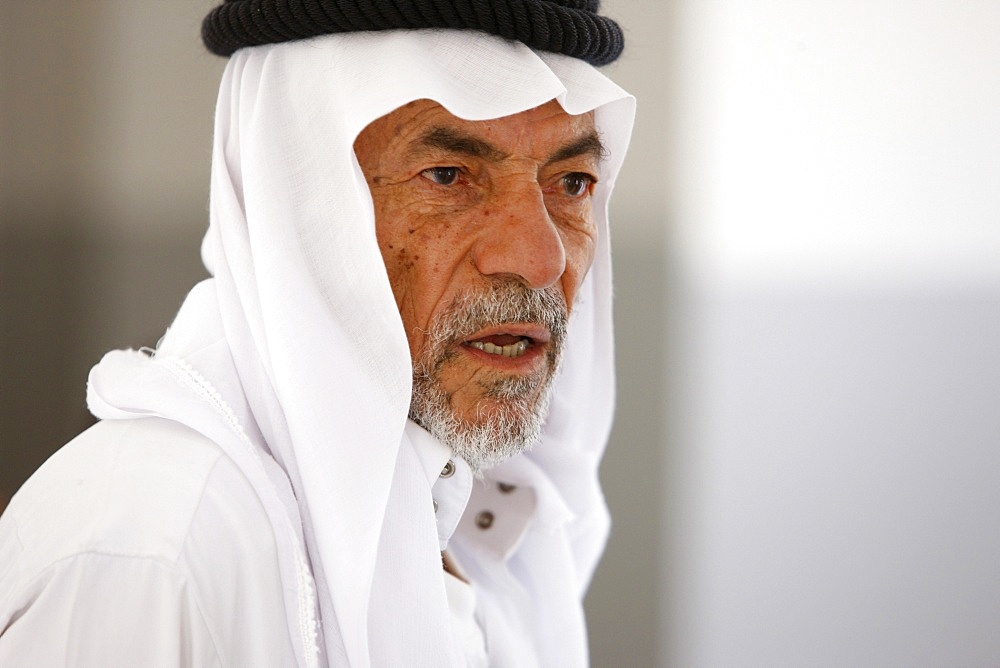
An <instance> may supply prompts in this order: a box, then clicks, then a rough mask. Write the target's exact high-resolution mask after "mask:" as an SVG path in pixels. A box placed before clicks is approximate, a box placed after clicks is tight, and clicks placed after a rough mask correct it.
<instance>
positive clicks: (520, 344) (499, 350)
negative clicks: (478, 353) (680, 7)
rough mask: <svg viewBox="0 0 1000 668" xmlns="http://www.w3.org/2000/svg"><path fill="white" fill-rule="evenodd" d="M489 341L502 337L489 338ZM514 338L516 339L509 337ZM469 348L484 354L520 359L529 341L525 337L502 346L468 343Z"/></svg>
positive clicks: (491, 343)
mask: <svg viewBox="0 0 1000 668" xmlns="http://www.w3.org/2000/svg"><path fill="white" fill-rule="evenodd" d="M488 338H490V339H499V338H503V337H499V336H491V337H488ZM510 338H516V337H510ZM468 345H469V346H470V347H472V348H475V349H476V350H482V351H483V352H484V353H489V354H491V355H502V356H503V357H520V356H521V355H523V354H524V353H525V352H526V351H527V350H528V346H530V345H531V339H529V338H527V337H523V338H519V339H517V340H515V341H514V342H513V343H507V344H503V343H500V342H497V343H494V342H493V341H483V340H479V341H469V344H468Z"/></svg>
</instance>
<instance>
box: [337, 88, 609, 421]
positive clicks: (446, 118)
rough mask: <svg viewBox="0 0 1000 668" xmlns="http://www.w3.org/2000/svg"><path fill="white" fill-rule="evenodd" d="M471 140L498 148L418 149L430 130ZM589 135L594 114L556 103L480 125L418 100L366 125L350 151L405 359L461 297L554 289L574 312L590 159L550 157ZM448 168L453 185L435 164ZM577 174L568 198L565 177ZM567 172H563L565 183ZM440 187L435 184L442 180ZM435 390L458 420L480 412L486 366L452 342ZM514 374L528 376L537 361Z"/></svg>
mask: <svg viewBox="0 0 1000 668" xmlns="http://www.w3.org/2000/svg"><path fill="white" fill-rule="evenodd" d="M432 128H446V129H448V130H451V131H454V132H457V133H461V134H462V135H467V136H471V137H475V138H477V139H480V140H482V141H483V142H486V143H488V144H489V145H491V146H492V147H495V148H496V149H498V151H497V152H496V153H495V154H493V155H491V156H489V157H487V156H481V155H470V154H468V153H467V152H463V151H458V150H452V149H448V148H444V147H440V146H436V145H435V146H428V145H427V142H426V141H424V138H425V137H426V135H427V132H428V130H429V129H432ZM593 133H594V121H593V115H592V114H582V115H579V116H571V115H569V114H566V113H565V112H564V111H563V110H562V107H560V106H559V104H558V103H557V102H555V101H551V102H548V103H546V104H544V105H542V106H540V107H537V108H535V109H530V110H528V111H525V112H522V113H519V114H515V115H513V116H507V117H504V118H500V119H495V120H489V121H466V120H462V119H459V118H457V117H455V116H453V115H452V114H450V113H449V112H448V111H447V110H445V109H444V107H442V106H441V105H439V104H437V103H435V102H431V101H429V100H417V101H415V102H412V103H410V104H407V105H405V106H403V107H401V108H399V109H397V110H395V111H393V112H391V113H389V114H387V115H386V116H383V117H381V118H379V119H377V120H375V121H374V122H372V123H371V124H370V125H369V126H368V127H367V128H365V129H364V130H363V131H362V132H361V134H360V135H359V136H358V138H357V140H356V141H355V144H354V150H355V153H356V155H357V158H358V162H359V164H360V166H361V169H362V171H363V172H364V175H365V178H366V180H367V182H368V186H369V188H370V189H371V193H372V199H373V202H374V207H375V225H376V236H377V238H378V243H379V248H380V250H381V252H382V258H383V260H384V262H385V266H386V270H387V272H388V276H389V281H390V283H391V285H392V290H393V294H394V296H395V299H396V305H397V307H398V308H399V312H400V315H401V316H402V320H403V325H404V327H405V330H406V335H407V338H408V341H409V346H410V355H411V357H412V358H413V359H417V358H419V356H420V353H421V351H422V350H423V349H424V345H425V335H426V332H427V331H428V330H429V329H430V327H431V325H432V323H433V322H434V318H435V316H436V315H437V314H438V313H440V312H441V311H442V310H443V309H445V308H447V307H448V306H449V305H450V304H451V303H452V301H453V299H454V298H455V296H456V295H457V294H459V293H460V292H461V291H462V290H463V289H466V288H468V287H470V286H475V287H483V286H489V285H490V284H491V282H493V281H496V280H511V279H513V280H516V281H519V282H520V283H522V284H523V285H525V286H527V287H529V288H533V289H541V288H546V287H548V286H552V285H556V286H558V288H559V289H560V290H561V292H562V293H563V295H564V297H565V299H566V303H567V304H568V305H569V307H570V308H572V304H573V300H574V298H575V296H576V292H577V289H578V288H579V286H580V284H581V282H582V281H583V278H584V276H585V275H586V272H587V270H588V269H589V268H590V265H591V262H592V261H593V256H594V247H595V245H596V239H597V229H596V226H595V224H594V221H593V216H592V211H591V195H592V192H593V184H594V182H596V177H597V173H598V171H597V170H598V161H599V156H598V155H594V154H593V153H585V154H580V155H574V156H572V157H564V158H562V159H559V160H553V158H554V157H556V156H557V151H559V150H560V149H563V148H565V147H567V146H569V145H572V144H573V143H574V142H579V140H580V138H581V137H584V136H587V135H589V134H593ZM452 167H454V168H458V171H457V172H448V173H446V174H447V175H448V176H451V175H452V174H457V177H456V178H455V179H454V182H448V181H450V179H441V178H438V177H439V175H440V174H441V173H442V172H440V171H434V168H452ZM579 174H583V175H586V176H587V177H588V178H589V180H587V181H583V184H584V186H585V187H584V188H583V189H582V192H578V190H579V188H577V187H575V185H576V184H577V183H579V181H574V180H573V179H574V178H575V177H574V176H573V175H579ZM567 175H569V176H567ZM441 181H445V182H444V183H442V182H441ZM449 352H454V353H455V354H454V355H451V356H450V357H451V358H452V359H451V360H450V362H449V364H448V369H447V372H446V373H444V374H443V377H442V380H441V383H442V389H443V390H444V391H445V392H446V393H447V394H448V395H449V396H450V397H451V405H452V409H453V410H454V411H455V413H456V416H457V417H459V418H460V419H469V420H474V419H475V418H476V415H479V414H480V413H481V412H482V411H483V410H484V408H483V407H484V405H488V402H484V401H483V391H484V390H483V386H484V382H481V381H484V380H486V378H484V376H485V377H495V376H496V375H497V374H507V375H510V374H511V373H515V372H512V371H510V370H509V369H507V370H499V369H497V368H494V366H492V365H491V364H489V363H488V362H483V361H482V359H477V357H476V356H475V355H473V354H469V353H468V351H467V349H465V348H464V347H462V346H460V345H456V350H455V351H449ZM547 363H548V362H547V360H546V356H544V355H543V356H539V357H538V360H537V367H539V368H534V369H523V370H520V371H517V373H524V374H528V373H531V374H538V373H540V372H541V371H544V369H542V368H541V367H544V366H545V365H546V364H547Z"/></svg>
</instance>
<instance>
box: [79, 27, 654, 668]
mask: <svg viewBox="0 0 1000 668" xmlns="http://www.w3.org/2000/svg"><path fill="white" fill-rule="evenodd" d="M420 98H430V99H433V100H436V101H438V102H440V103H441V104H442V105H444V106H445V107H446V108H448V109H449V110H450V111H451V112H452V113H453V114H455V115H457V116H460V117H463V118H467V119H471V120H479V119H488V118H495V117H500V116H506V115H510V114H513V113H517V112H520V111H524V110H526V109H529V108H533V107H536V106H538V105H540V104H543V103H544V102H546V101H548V100H551V99H557V100H558V101H559V102H560V104H561V105H562V106H563V108H564V109H565V110H566V111H567V112H569V113H573V114H577V113H582V112H585V111H589V110H592V109H596V123H597V126H598V129H599V131H600V133H601V134H602V137H603V140H604V142H605V144H606V145H607V147H608V148H609V157H608V159H607V160H606V161H605V162H604V164H603V165H602V168H601V174H600V183H599V184H598V186H597V188H596V191H595V206H594V208H595V215H596V217H597V218H598V222H599V225H600V239H599V244H598V248H597V253H596V257H595V260H594V265H593V267H592V270H591V272H590V274H589V275H588V277H587V279H586V281H585V283H584V285H583V287H582V288H581V290H580V295H579V298H578V303H577V304H576V305H575V308H574V312H573V316H572V318H571V322H570V329H569V335H568V338H567V350H566V355H565V360H564V370H563V373H562V374H561V375H560V377H559V378H558V379H557V380H556V385H555V388H554V399H553V402H552V407H551V412H550V416H549V418H548V420H547V422H546V426H545V428H544V432H543V436H542V438H541V439H540V442H539V443H538V444H537V445H536V446H535V447H534V449H533V450H532V451H531V452H530V453H528V454H526V455H523V456H519V457H517V458H515V459H513V460H511V461H509V462H506V463H504V464H503V465H501V466H499V467H497V468H496V469H494V470H493V471H491V472H490V473H489V476H488V477H490V478H495V479H497V480H503V481H505V482H509V483H513V484H516V485H518V486H521V487H526V488H530V489H531V490H532V493H533V495H534V499H535V503H536V505H537V507H536V509H535V517H534V519H533V520H532V522H531V526H530V528H529V530H527V531H526V533H525V534H524V535H523V536H522V537H519V542H518V545H517V547H516V549H515V550H514V551H513V552H512V553H511V554H507V555H503V558H499V559H493V558H484V557H483V555H482V551H481V550H477V549H476V548H475V545H474V541H472V543H463V541H461V540H459V539H460V537H459V536H456V537H455V540H454V541H453V542H454V543H455V545H454V548H455V550H456V552H457V553H460V559H461V563H462V564H463V565H464V567H465V568H466V569H467V570H468V572H469V573H470V577H471V578H472V581H473V583H474V585H475V589H476V594H477V605H478V606H479V608H478V611H477V615H478V618H479V621H480V624H481V626H482V628H483V631H484V633H485V637H486V642H487V649H488V651H489V653H490V661H491V662H492V663H493V664H495V665H522V666H528V665H582V664H585V663H586V637H585V629H584V622H583V615H582V606H581V600H582V596H583V593H584V591H585V588H586V585H587V583H588V581H589V579H590V576H591V574H592V571H593V568H594V566H595V564H596V561H597V559H598V557H599V555H600V552H601V550H602V548H603V545H604V541H605V539H606V535H607V528H608V518H607V512H606V508H605V506H604V503H603V497H602V495H601V492H600V487H599V484H598V480H597V466H598V462H599V458H600V456H601V454H602V451H603V449H604V446H605V443H606V439H607V435H608V432H609V429H610V423H611V414H612V404H613V359H612V330H611V271H610V257H609V247H608V229H607V220H606V205H607V199H608V196H609V194H610V190H611V187H612V184H613V183H614V177H615V175H616V174H617V171H618V168H619V166H620V164H621V160H622V158H623V157H624V151H625V147H626V145H627V141H628V136H629V134H630V131H631V124H632V115H633V106H634V103H633V100H632V99H631V98H630V97H629V96H628V95H627V94H625V93H624V92H623V91H621V89H619V88H618V87H617V86H615V85H614V84H613V83H611V82H610V81H609V80H607V79H606V78H605V77H604V76H603V75H601V74H600V73H598V72H597V71H596V70H594V69H593V68H592V67H590V66H589V65H586V64H585V63H583V62H581V61H578V60H574V59H571V58H568V57H564V56H559V55H553V54H545V53H540V54H536V53H534V52H532V51H531V50H530V49H528V48H527V47H524V46H523V45H521V44H518V43H512V42H507V41H505V40H501V39H499V38H493V37H489V36H486V35H482V34H479V33H470V32H453V31H421V32H410V33H357V34H349V35H334V36H326V37H322V38H318V39H314V40H308V41H303V42H291V43H285V44H281V45H271V46H265V47H256V48H252V49H244V50H241V51H239V52H237V53H236V54H235V55H234V56H233V57H232V58H231V60H230V62H229V65H228V67H227V69H226V72H225V75H224V77H223V81H222V86H221V89H220V95H219V104H218V110H217V116H216V137H215V149H214V159H213V168H212V200H211V225H210V229H209V232H208V235H207V236H206V239H205V244H204V247H203V254H204V258H205V261H206V264H207V266H208V267H209V269H210V271H211V272H212V273H213V276H214V278H212V279H210V280H208V281H206V282H204V283H202V284H200V285H199V286H197V287H196V288H194V289H193V290H192V292H191V294H190V295H189V297H188V299H187V300H186V302H185V304H184V306H183V308H182V310H181V312H180V313H179V314H178V317H177V319H176V320H175V322H174V324H173V325H172V327H171V329H170V330H169V332H168V334H167V335H166V336H165V338H164V340H163V341H162V343H161V345H160V346H159V348H158V351H157V354H156V356H155V357H154V358H152V359H150V358H148V357H146V356H145V355H143V354H140V353H131V352H118V353H110V354H109V355H108V356H106V357H105V359H104V360H103V361H102V362H101V364H100V365H98V366H97V367H95V369H94V371H93V372H92V374H91V379H90V387H89V401H90V405H91V410H92V411H93V412H94V413H95V414H96V415H98V416H99V417H102V418H105V419H129V418H136V417H145V416H150V415H156V416H161V417H165V418H169V419H172V420H175V421H178V422H180V423H182V424H184V425H187V426H189V427H191V428H192V429H194V430H196V431H198V432H200V433H201V434H203V435H205V436H207V437H208V438H210V439H211V440H212V441H214V442H215V443H217V444H218V445H219V446H220V448H221V449H222V450H223V451H224V452H225V453H226V455H227V456H228V457H230V458H231V459H232V460H233V461H234V462H235V464H236V466H237V467H238V468H239V470H240V471H241V472H242V473H243V474H244V475H245V476H246V478H247V480H248V481H249V482H250V484H251V486H252V487H253V489H254V490H255V492H256V493H257V495H258V497H259V500H260V503H261V506H262V507H263V509H264V512H265V514H266V516H267V518H268V521H269V522H270V524H271V527H272V531H273V533H274V535H275V537H276V547H277V560H278V565H279V570H280V575H281V580H282V583H283V592H284V609H285V612H286V622H287V623H286V626H287V631H288V635H289V637H290V638H291V639H292V643H293V648H294V651H295V656H296V661H297V662H298V663H299V664H300V665H315V664H316V663H329V664H331V665H338V666H340V665H351V666H369V665H435V666H442V665H460V664H461V662H462V659H461V650H460V648H459V647H457V646H456V643H455V641H454V637H453V635H452V630H451V624H450V622H449V614H450V611H449V608H448V601H447V596H446V592H445V590H444V586H443V581H442V578H441V577H440V570H441V562H440V553H439V541H438V537H437V530H436V526H435V521H434V515H433V509H432V506H431V504H430V503H429V499H426V498H425V496H426V495H428V494H429V492H428V490H427V485H426V483H427V479H426V475H425V472H424V470H423V466H422V463H421V461H420V458H419V456H418V455H417V454H416V453H415V451H414V450H413V448H412V447H402V444H404V443H406V442H408V439H407V438H406V437H405V436H404V429H405V425H406V422H407V420H406V414H407V408H408V404H409V395H410V360H409V354H408V348H407V343H406V339H405V335H404V332H403V328H402V324H401V320H400V317H399V314H398V312H397V310H396V306H395V301H394V299H393V296H392V292H391V290H390V287H389V283H388V279H387V278H386V274H385V270H384V267H383V264H382V260H381V256H380V254H379V250H378V245H377V243H376V239H375V231H374V220H373V213H372V204H371V198H370V195H369V192H368V189H367V186H366V184H365V181H364V179H363V177H362V174H361V172H360V169H359V167H358V164H357V161H356V160H355V158H354V155H353V151H352V146H353V141H354V139H355V137H356V136H357V134H358V133H359V132H360V131H361V129H363V128H364V127H365V126H366V125H367V124H368V123H369V122H371V121H372V120H374V119H375V118H378V117H379V116H382V115H384V114H386V113H388V112H389V111H392V110H393V109H396V108H398V107H399V106H401V105H403V104H405V103H407V102H409V101H412V100H415V99H420ZM317 620H320V623H319V624H318V625H317V623H316V622H317Z"/></svg>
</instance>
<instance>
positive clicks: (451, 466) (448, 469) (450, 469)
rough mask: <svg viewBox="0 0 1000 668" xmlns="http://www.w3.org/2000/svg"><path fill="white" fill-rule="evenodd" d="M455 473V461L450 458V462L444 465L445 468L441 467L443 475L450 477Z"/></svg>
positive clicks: (443, 476)
mask: <svg viewBox="0 0 1000 668" xmlns="http://www.w3.org/2000/svg"><path fill="white" fill-rule="evenodd" d="M453 475H455V462H453V461H451V460H450V459H449V460H448V463H447V464H445V465H444V468H443V469H441V477H442V478H450V477H452V476H453Z"/></svg>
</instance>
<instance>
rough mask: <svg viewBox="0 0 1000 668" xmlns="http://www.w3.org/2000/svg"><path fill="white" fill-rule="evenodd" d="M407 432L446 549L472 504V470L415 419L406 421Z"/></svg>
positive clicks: (442, 545) (443, 547) (441, 543)
mask: <svg viewBox="0 0 1000 668" xmlns="http://www.w3.org/2000/svg"><path fill="white" fill-rule="evenodd" d="M405 433H406V436H407V437H408V438H409V439H410V442H411V443H412V444H413V449H414V451H415V452H416V453H417V457H418V459H420V463H421V466H422V467H423V471H424V475H425V476H427V484H428V485H430V488H431V498H432V503H433V504H434V517H435V519H436V520H437V530H438V543H439V544H440V547H441V550H442V551H444V549H445V548H446V547H448V541H449V540H450V539H451V536H452V534H453V533H455V528H456V527H457V526H458V522H459V520H460V519H462V513H464V512H465V506H466V505H467V504H468V503H469V495H470V494H471V493H472V478H473V476H472V469H470V468H469V465H468V464H466V463H465V460H464V459H462V458H461V457H456V456H455V455H454V453H452V451H451V448H449V447H448V446H446V445H444V444H443V443H441V442H440V441H438V440H437V439H436V438H434V437H433V436H431V435H430V433H429V432H428V431H427V430H426V429H424V428H423V427H421V426H419V425H418V424H417V423H416V422H414V421H413V420H407V421H406V430H405Z"/></svg>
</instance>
